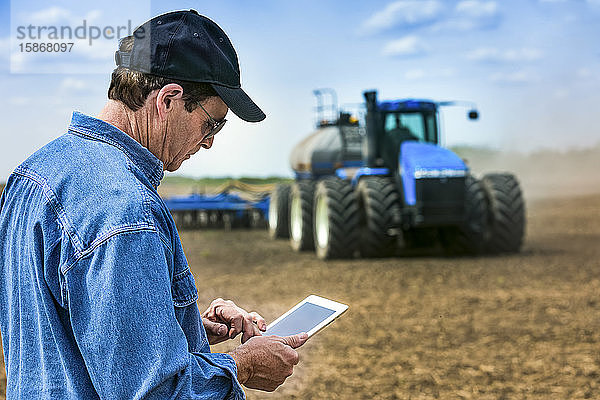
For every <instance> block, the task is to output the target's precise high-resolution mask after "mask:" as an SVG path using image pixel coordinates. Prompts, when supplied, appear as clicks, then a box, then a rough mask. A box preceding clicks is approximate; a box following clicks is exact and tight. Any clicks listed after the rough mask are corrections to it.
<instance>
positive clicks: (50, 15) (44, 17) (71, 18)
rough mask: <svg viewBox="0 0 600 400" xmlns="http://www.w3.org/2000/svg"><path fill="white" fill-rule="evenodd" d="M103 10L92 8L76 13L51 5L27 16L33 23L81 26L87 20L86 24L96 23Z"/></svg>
mask: <svg viewBox="0 0 600 400" xmlns="http://www.w3.org/2000/svg"><path fill="white" fill-rule="evenodd" d="M102 15H103V12H102V11H101V10H90V11H88V13H87V14H85V15H75V14H73V13H72V12H71V11H70V10H67V9H65V8H61V7H56V6H55V7H50V8H46V9H43V10H40V11H38V12H36V13H33V14H31V15H30V16H28V17H27V20H28V21H27V22H29V23H31V24H33V25H59V24H65V25H69V26H71V27H76V26H79V25H81V24H82V23H83V21H84V20H85V21H86V24H87V25H88V26H89V25H90V24H94V23H95V22H97V21H98V20H99V19H100V17H102Z"/></svg>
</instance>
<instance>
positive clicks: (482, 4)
mask: <svg viewBox="0 0 600 400" xmlns="http://www.w3.org/2000/svg"><path fill="white" fill-rule="evenodd" d="M456 12H457V13H459V14H461V15H463V16H465V17H470V18H489V17H493V16H495V15H497V14H498V4H497V3H496V2H495V1H478V0H463V1H461V2H459V3H458V4H457V5H456Z"/></svg>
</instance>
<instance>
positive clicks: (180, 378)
mask: <svg viewBox="0 0 600 400" xmlns="http://www.w3.org/2000/svg"><path fill="white" fill-rule="evenodd" d="M162 176H163V166H162V163H161V162H160V160H158V159H157V158H156V157H155V156H154V155H152V154H151V153H150V152H149V151H148V150H147V149H146V148H144V147H142V146H141V145H140V144H139V143H138V142H136V141H135V140H134V139H132V138H131V137H130V136H128V135H127V134H125V133H123V132H122V131H120V130H119V129H117V128H115V127H114V126H112V125H110V124H108V123H106V122H103V121H101V120H98V119H96V118H92V117H88V116H86V115H83V114H80V113H74V114H73V119H72V121H71V125H70V127H69V130H68V132H67V133H66V134H64V135H63V136H61V137H59V138H57V139H56V140H54V141H52V142H50V143H49V144H47V145H46V146H44V147H43V148H41V149H40V150H38V151H37V152H36V153H35V154H33V155H32V156H31V157H29V158H28V159H27V160H26V161H25V162H24V163H23V164H21V165H20V166H19V167H17V168H16V170H15V171H14V172H13V174H12V175H11V176H10V177H9V179H8V182H7V185H6V188H5V190H4V193H3V194H2V198H1V200H0V268H1V270H0V319H1V321H0V322H1V325H0V331H1V333H2V345H3V348H4V361H5V364H6V372H7V388H6V394H7V398H8V399H98V398H101V399H111V400H112V399H141V398H144V399H244V398H245V395H244V392H243V390H242V388H241V386H240V384H239V383H238V381H237V377H236V376H237V372H236V366H235V362H234V361H233V358H232V357H231V356H229V355H227V354H217V353H211V352H210V347H209V344H208V340H207V337H206V332H205V331H204V327H203V326H202V319H201V317H200V313H199V310H198V306H197V304H196V300H197V298H198V294H197V290H196V286H195V283H194V277H193V275H192V273H191V272H190V269H189V267H188V264H187V261H186V258H185V255H184V253H183V249H182V247H181V242H180V240H179V235H178V234H177V230H176V228H175V224H174V222H173V218H172V217H171V214H170V213H169V211H168V209H167V208H166V206H165V204H164V202H163V201H162V200H161V198H160V197H159V195H158V193H157V191H156V187H157V186H158V185H159V183H160V180H161V178H162Z"/></svg>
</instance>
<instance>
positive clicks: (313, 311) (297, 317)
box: [264, 303, 335, 336]
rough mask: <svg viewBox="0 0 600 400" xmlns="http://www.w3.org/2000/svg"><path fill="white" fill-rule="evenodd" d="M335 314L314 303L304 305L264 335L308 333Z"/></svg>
mask: <svg viewBox="0 0 600 400" xmlns="http://www.w3.org/2000/svg"><path fill="white" fill-rule="evenodd" d="M334 312H335V310H332V309H329V308H325V307H322V306H318V305H316V304H313V303H304V304H302V305H301V306H300V307H298V308H297V309H295V310H294V311H292V312H291V313H290V314H288V315H287V316H285V318H283V319H282V320H281V321H279V322H277V324H275V326H273V327H271V328H270V329H268V330H267V331H266V332H265V333H264V335H277V336H290V335H295V334H297V333H301V332H308V331H310V330H311V329H312V328H314V327H315V326H317V325H319V323H321V322H323V321H324V320H325V319H326V318H327V317H329V316H330V315H332V314H333V313H334Z"/></svg>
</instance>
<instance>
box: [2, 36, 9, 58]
mask: <svg viewBox="0 0 600 400" xmlns="http://www.w3.org/2000/svg"><path fill="white" fill-rule="evenodd" d="M9 58H10V38H9V37H6V38H0V60H8V59H9Z"/></svg>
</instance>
